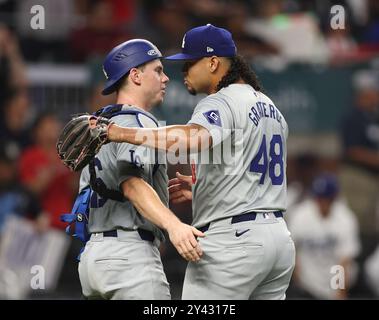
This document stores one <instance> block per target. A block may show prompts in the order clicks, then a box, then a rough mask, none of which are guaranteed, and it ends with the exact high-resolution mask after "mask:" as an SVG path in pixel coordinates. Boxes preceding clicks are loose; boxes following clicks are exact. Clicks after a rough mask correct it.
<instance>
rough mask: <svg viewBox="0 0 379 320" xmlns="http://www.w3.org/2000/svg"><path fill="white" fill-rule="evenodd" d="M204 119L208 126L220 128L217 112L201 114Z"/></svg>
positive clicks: (211, 111) (219, 118)
mask: <svg viewBox="0 0 379 320" xmlns="http://www.w3.org/2000/svg"><path fill="white" fill-rule="evenodd" d="M203 115H204V117H205V118H206V119H207V121H208V122H209V123H210V124H214V125H216V126H219V127H222V124H221V117H220V113H219V112H218V110H210V111H207V112H204V113H203Z"/></svg>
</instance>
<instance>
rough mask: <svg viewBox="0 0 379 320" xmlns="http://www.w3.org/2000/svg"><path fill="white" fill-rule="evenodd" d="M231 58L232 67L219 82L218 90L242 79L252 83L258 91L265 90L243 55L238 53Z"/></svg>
mask: <svg viewBox="0 0 379 320" xmlns="http://www.w3.org/2000/svg"><path fill="white" fill-rule="evenodd" d="M229 59H230V62H231V64H230V68H229V70H228V72H227V73H226V74H225V75H224V76H223V77H222V79H221V80H220V82H219V83H218V85H217V89H216V90H217V91H219V90H221V89H222V88H225V87H227V86H228V85H230V84H232V83H235V82H237V81H238V80H240V79H242V80H243V81H244V82H246V83H247V84H249V85H251V86H252V87H253V88H254V89H255V90H256V91H262V90H263V88H262V86H261V84H260V83H259V81H258V77H257V75H256V74H255V73H254V71H253V70H251V68H250V66H249V64H248V63H247V62H246V60H245V59H244V58H243V57H241V56H239V55H237V56H235V57H231V58H229Z"/></svg>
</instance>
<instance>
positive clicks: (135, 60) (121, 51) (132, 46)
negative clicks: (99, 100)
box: [102, 39, 162, 95]
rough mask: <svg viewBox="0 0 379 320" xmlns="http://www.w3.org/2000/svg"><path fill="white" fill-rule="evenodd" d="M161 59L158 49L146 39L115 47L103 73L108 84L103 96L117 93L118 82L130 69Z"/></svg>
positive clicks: (105, 62) (107, 59) (109, 55)
mask: <svg viewBox="0 0 379 320" xmlns="http://www.w3.org/2000/svg"><path fill="white" fill-rule="evenodd" d="M161 57H162V54H161V52H160V51H159V50H158V48H157V47H156V46H155V45H154V44H152V43H151V42H150V41H147V40H144V39H133V40H129V41H126V42H123V43H121V44H119V45H118V46H117V47H114V48H113V49H112V51H111V52H109V53H108V55H107V56H106V58H105V60H104V63H103V72H104V75H105V77H106V78H107V82H106V83H105V85H104V89H103V91H102V94H103V95H107V94H110V93H112V92H113V91H115V89H116V85H117V83H118V81H119V80H120V79H121V78H122V77H123V76H124V75H126V74H127V73H128V72H129V71H130V69H132V68H135V67H138V66H140V65H141V64H144V63H146V62H149V61H151V60H154V59H159V58H161Z"/></svg>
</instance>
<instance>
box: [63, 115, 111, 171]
mask: <svg viewBox="0 0 379 320" xmlns="http://www.w3.org/2000/svg"><path fill="white" fill-rule="evenodd" d="M112 123H113V122H112V121H110V120H109V119H107V118H104V117H95V116H92V115H90V114H83V115H80V116H74V117H73V118H72V119H71V120H70V121H69V122H68V123H67V124H66V126H65V127H64V128H63V130H62V132H61V134H60V135H59V137H58V141H57V145H56V147H57V152H58V155H59V157H60V158H61V160H62V162H63V164H64V165H65V166H66V167H68V168H70V169H71V170H72V171H79V170H81V169H83V168H84V167H85V166H86V165H87V164H88V163H89V162H90V161H91V160H92V159H93V158H94V157H95V155H96V154H97V153H98V152H99V150H100V148H101V146H102V145H103V144H105V143H107V142H108V139H107V137H108V127H109V125H111V124H112Z"/></svg>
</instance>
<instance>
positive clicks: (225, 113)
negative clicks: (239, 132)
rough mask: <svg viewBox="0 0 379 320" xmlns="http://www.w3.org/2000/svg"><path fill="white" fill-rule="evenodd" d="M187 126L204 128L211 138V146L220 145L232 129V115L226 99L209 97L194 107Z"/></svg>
mask: <svg viewBox="0 0 379 320" xmlns="http://www.w3.org/2000/svg"><path fill="white" fill-rule="evenodd" d="M188 124H197V125H200V126H202V127H204V128H206V129H207V130H208V131H209V133H210V134H211V136H212V144H213V146H215V145H218V144H220V143H221V142H222V141H223V140H224V139H226V138H227V137H228V136H230V134H231V130H232V129H233V128H234V123H233V114H232V111H231V109H230V107H229V105H228V102H227V101H226V99H223V98H221V97H216V96H209V97H207V98H205V99H203V100H201V101H200V102H199V103H198V105H197V106H196V108H195V110H194V112H193V115H192V117H191V120H190V121H189V122H188Z"/></svg>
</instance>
